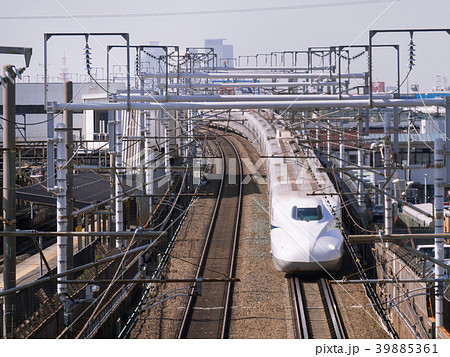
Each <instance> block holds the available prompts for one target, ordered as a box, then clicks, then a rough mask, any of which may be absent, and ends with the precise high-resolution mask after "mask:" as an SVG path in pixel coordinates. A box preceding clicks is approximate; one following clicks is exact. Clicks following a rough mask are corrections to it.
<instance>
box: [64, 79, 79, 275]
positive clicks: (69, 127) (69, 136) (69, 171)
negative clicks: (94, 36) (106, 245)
mask: <svg viewBox="0 0 450 357" xmlns="http://www.w3.org/2000/svg"><path fill="white" fill-rule="evenodd" d="M72 100H73V83H72V82H71V81H66V82H64V102H66V103H71V102H72ZM63 119H64V124H65V126H66V158H67V160H68V162H67V165H66V180H67V181H66V182H67V228H68V230H69V231H73V230H74V224H73V216H72V212H73V201H74V198H73V160H72V159H71V158H72V155H73V113H72V111H70V110H64V113H63ZM78 239H81V238H78ZM71 268H73V237H67V269H71Z"/></svg>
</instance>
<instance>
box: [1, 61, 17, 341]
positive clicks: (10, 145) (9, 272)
mask: <svg viewBox="0 0 450 357" xmlns="http://www.w3.org/2000/svg"><path fill="white" fill-rule="evenodd" d="M12 67H13V66H12V65H6V66H4V67H3V77H6V72H9V77H10V78H14V72H13V70H12ZM3 117H4V119H3V120H2V122H3V218H4V221H3V230H4V231H6V232H14V231H15V230H16V191H15V188H16V130H15V126H16V88H15V83H14V81H11V80H7V81H6V83H5V88H4V89H3ZM3 256H4V258H3V259H4V260H3V267H4V268H3V269H4V270H3V288H4V289H5V290H8V289H11V288H14V287H15V286H16V238H15V237H8V236H4V237H3ZM15 310H16V295H15V294H9V295H6V296H5V297H4V299H3V337H4V338H14V328H15V318H14V315H15Z"/></svg>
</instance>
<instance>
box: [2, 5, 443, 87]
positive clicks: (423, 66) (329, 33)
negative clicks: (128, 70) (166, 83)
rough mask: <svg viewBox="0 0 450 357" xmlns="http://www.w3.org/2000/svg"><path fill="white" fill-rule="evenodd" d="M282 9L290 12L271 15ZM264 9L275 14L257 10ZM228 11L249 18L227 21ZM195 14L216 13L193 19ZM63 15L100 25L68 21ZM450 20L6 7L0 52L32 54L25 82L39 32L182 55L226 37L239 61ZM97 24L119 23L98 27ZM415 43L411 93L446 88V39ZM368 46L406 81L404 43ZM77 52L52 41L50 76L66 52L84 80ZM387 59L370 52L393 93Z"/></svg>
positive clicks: (331, 9)
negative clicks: (95, 36)
mask: <svg viewBox="0 0 450 357" xmlns="http://www.w3.org/2000/svg"><path fill="white" fill-rule="evenodd" d="M287 6H293V8H289V9H282V10H274V9H273V8H274V7H287ZM264 8H272V9H271V10H264V11H261V10H263V9H264ZM235 9H247V10H248V11H243V12H229V10H235ZM218 10H220V11H218ZM221 10H226V11H221ZM200 11H217V12H216V13H207V14H199V13H198V12H200ZM186 12H188V14H186ZM196 12H197V13H196ZM174 13H177V14H178V15H176V14H174ZM180 13H182V14H180ZM183 13H184V14H183ZM195 13H196V14H195ZM69 14H70V15H73V16H74V17H76V16H77V15H93V16H95V15H98V16H95V17H94V18H76V19H72V18H70V17H69ZM127 14H141V15H146V14H147V15H152V16H126V15H127ZM449 14H450V1H449V0H428V1H424V0H397V1H387V0H378V1H377V0H353V1H351V0H347V1H345V0H316V1H313V0H278V1H277V2H274V1H273V0H247V1H242V0H227V1H223V0H222V1H211V0H189V1H185V0H171V1H170V0H166V1H154V0H150V1H138V0H127V1H123V0H122V1H117V0H108V1H105V0H94V1H92V0H89V1H88V0H77V1H73V0H3V1H2V6H1V11H0V24H1V29H2V30H1V32H0V46H20V47H33V56H32V59H31V66H30V69H29V70H28V71H27V74H28V75H30V76H32V78H35V77H36V75H38V74H40V75H42V74H43V67H42V63H43V34H44V33H46V32H47V33H56V32H128V33H130V37H131V42H132V44H134V45H143V44H148V43H149V42H150V41H158V42H159V44H161V45H178V46H180V48H183V49H184V48H186V47H203V46H204V39H205V38H225V39H226V41H225V43H226V44H232V45H234V53H235V56H239V55H254V54H257V53H270V52H272V51H284V50H305V49H307V48H308V47H313V46H330V45H349V44H367V43H368V30H369V29H418V28H447V27H450V26H449V21H448V19H449ZM102 15H123V16H122V17H107V18H102ZM51 16H66V18H56V19H55V18H52V17H51ZM17 17H19V18H17ZM36 17H38V18H36ZM414 40H415V42H416V44H417V46H416V49H417V56H416V63H417V65H416V67H415V68H414V70H413V72H412V73H411V75H410V77H409V79H408V80H409V84H412V83H420V86H421V89H422V90H429V89H431V87H432V86H433V84H434V77H435V75H439V74H440V75H444V76H446V77H447V78H449V82H450V70H449V65H448V59H449V58H450V35H447V34H446V33H428V34H424V33H417V34H415V36H414ZM92 41H93V40H91V41H90V43H91V47H93V62H94V64H93V65H94V66H99V67H106V65H105V64H104V63H105V58H106V56H105V54H104V52H103V51H102V50H101V49H100V48H98V50H97V51H96V50H95V44H92ZM122 43H123V41H122V40H121V39H120V38H112V37H108V38H103V39H99V44H98V46H100V45H101V46H106V45H107V44H110V45H111V44H122ZM375 43H378V44H399V45H400V46H401V56H402V57H401V62H400V64H401V66H402V72H401V73H402V78H403V77H404V75H405V74H406V72H407V66H406V63H407V45H408V43H409V34H403V35H396V34H388V35H382V34H379V35H377V36H376V37H375ZM83 46H84V40H83V39H82V38H79V39H77V40H73V39H71V40H69V39H66V38H64V39H52V40H51V41H50V42H49V64H50V67H49V71H50V74H53V75H56V74H57V73H58V72H59V67H60V65H61V58H62V56H63V55H64V53H66V55H67V57H68V58H67V65H68V67H69V72H82V71H83V68H84V64H83ZM356 52H357V51H356V50H355V52H354V53H356ZM394 54H395V53H394V51H393V50H382V49H381V50H377V52H376V54H375V63H374V80H382V81H386V82H387V84H389V85H394V84H395V80H396V74H395V73H396V72H395V68H396V58H395V55H394ZM7 63H13V64H16V65H18V66H21V65H23V59H22V58H20V57H19V56H7V55H0V65H3V64H7ZM353 68H354V70H358V71H359V70H367V61H366V59H365V57H361V59H360V60H359V61H355V67H353ZM449 85H450V83H449ZM405 90H406V87H405Z"/></svg>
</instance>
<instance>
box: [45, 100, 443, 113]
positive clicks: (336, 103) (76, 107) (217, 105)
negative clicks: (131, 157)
mask: <svg viewBox="0 0 450 357" xmlns="http://www.w3.org/2000/svg"><path fill="white" fill-rule="evenodd" d="M372 104H373V106H374V107H417V106H420V107H421V106H424V105H425V106H444V105H445V100H444V99H441V98H427V99H423V101H422V100H420V99H375V100H373V103H372ZM53 105H54V108H55V109H56V110H64V109H66V108H67V109H68V110H72V111H81V110H127V109H128V105H127V103H107V102H102V103H57V102H54V103H53ZM369 106H370V105H369V100H318V101H314V100H312V101H297V100H296V101H278V102H277V101H266V102H209V103H191V102H179V103H167V102H163V103H148V102H144V103H135V102H132V103H130V109H131V110H146V109H147V110H189V109H191V110H215V109H224V110H231V109H239V110H244V109H265V108H272V109H288V108H289V109H306V108H364V107H369Z"/></svg>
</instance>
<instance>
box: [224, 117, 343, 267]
mask: <svg viewBox="0 0 450 357" xmlns="http://www.w3.org/2000/svg"><path fill="white" fill-rule="evenodd" d="M265 114H266V115H272V113H269V112H265ZM244 115H245V120H244V121H242V122H241V123H242V124H234V125H230V124H229V125H230V127H231V128H232V129H234V130H236V131H239V132H240V133H241V134H243V135H244V136H246V137H247V138H248V139H249V140H250V141H251V142H253V144H254V145H255V146H256V148H257V149H258V151H259V153H260V155H261V156H263V157H267V162H266V163H267V164H266V167H267V177H268V182H267V183H268V185H269V199H270V223H271V233H270V246H271V253H272V260H273V264H274V266H275V268H276V269H277V270H279V271H283V272H286V273H297V272H317V271H325V270H326V271H335V270H338V269H339V268H340V266H341V263H342V255H343V236H342V232H341V230H340V229H339V228H338V226H337V224H336V220H335V217H334V215H336V216H337V218H338V219H341V210H340V208H341V207H340V199H339V196H338V195H322V194H321V193H323V192H327V193H336V191H335V189H334V186H333V184H332V183H331V180H330V179H329V178H328V176H327V175H326V174H325V173H323V172H319V171H318V170H317V169H318V168H319V167H320V166H321V165H320V162H319V160H318V159H317V158H316V157H315V154H314V152H313V150H311V149H307V148H306V149H305V148H300V146H299V144H298V143H297V141H296V140H295V139H294V138H293V137H292V136H291V133H290V131H288V130H285V129H282V127H283V126H282V125H281V126H279V125H278V126H275V125H273V124H270V123H269V122H268V121H267V120H266V119H265V118H264V117H263V116H262V115H261V114H260V113H257V112H254V113H245V114H244ZM280 122H281V123H282V120H278V123H280ZM313 192H316V193H318V194H319V195H317V196H314V195H311V194H312V193H313ZM333 213H334V214H333Z"/></svg>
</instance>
